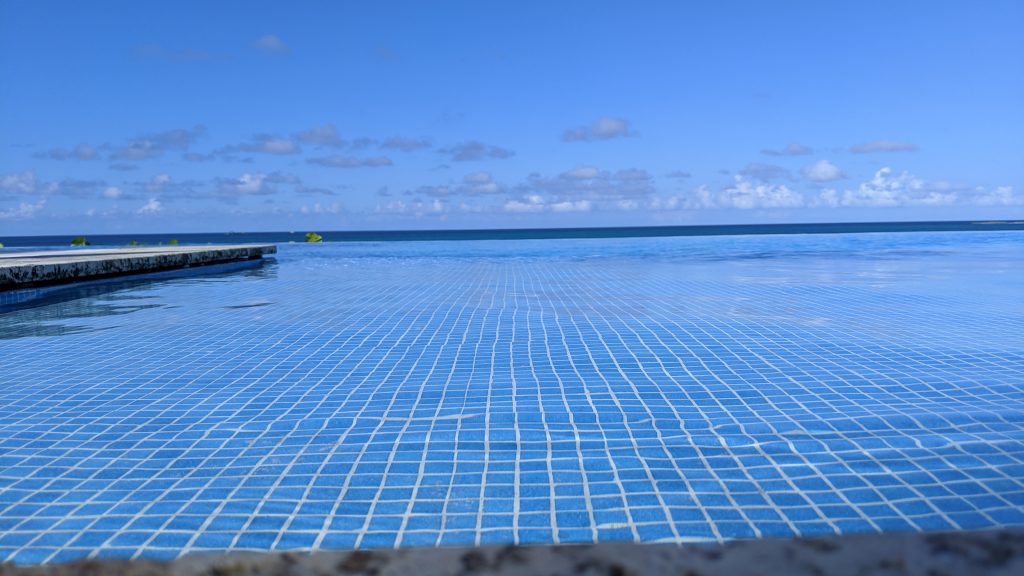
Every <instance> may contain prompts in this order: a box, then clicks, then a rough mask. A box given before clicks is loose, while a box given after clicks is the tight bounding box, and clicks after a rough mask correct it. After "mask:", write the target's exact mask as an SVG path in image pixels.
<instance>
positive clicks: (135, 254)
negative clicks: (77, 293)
mask: <svg viewBox="0 0 1024 576" xmlns="http://www.w3.org/2000/svg"><path fill="white" fill-rule="evenodd" d="M275 252H277V247H276V246H273V245H270V244H267V245H262V244H237V245H224V246H159V247H145V248H108V249H82V250H47V251H39V252H10V253H7V254H4V253H0V291H2V290H12V289H16V288H31V287H35V286H48V285H53V284H63V283H68V282H76V281H81V280H96V279H100V278H109V277H113V276H123V275H128V274H140V273H144V272H161V271H165V270H176V269H179V268H189V267H193V266H204V265H207V264H220V263H224V262H233V261H237V260H251V259H255V258H260V257H262V256H263V255H264V254H273V253H275Z"/></svg>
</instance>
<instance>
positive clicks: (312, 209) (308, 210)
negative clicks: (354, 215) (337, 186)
mask: <svg viewBox="0 0 1024 576" xmlns="http://www.w3.org/2000/svg"><path fill="white" fill-rule="evenodd" d="M341 212H342V207H341V204H339V203H338V202H332V203H331V204H320V203H319V202H315V203H313V205H312V206H310V205H308V204H303V205H302V207H301V208H299V213H301V214H341Z"/></svg>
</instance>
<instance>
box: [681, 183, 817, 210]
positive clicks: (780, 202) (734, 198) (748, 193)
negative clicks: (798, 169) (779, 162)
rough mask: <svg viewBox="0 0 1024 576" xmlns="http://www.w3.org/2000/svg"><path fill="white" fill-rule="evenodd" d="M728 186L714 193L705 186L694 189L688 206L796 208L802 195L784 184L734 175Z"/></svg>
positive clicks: (802, 202) (799, 204)
mask: <svg viewBox="0 0 1024 576" xmlns="http://www.w3.org/2000/svg"><path fill="white" fill-rule="evenodd" d="M734 178H735V179H734V181H733V183H732V184H731V185H730V186H727V187H725V188H723V189H722V190H720V191H719V192H717V193H715V192H712V191H711V190H710V189H708V188H707V187H706V186H700V187H698V188H697V190H695V191H694V196H695V198H694V199H693V200H692V201H691V202H690V207H695V208H738V209H741V210H751V209H755V208H798V207H800V206H803V204H804V197H803V196H802V195H801V194H800V193H799V192H797V191H795V190H792V189H790V188H789V187H787V186H786V185H784V184H782V185H773V184H767V183H761V184H754V183H751V182H750V181H749V180H747V179H746V178H744V177H743V176H735V177H734Z"/></svg>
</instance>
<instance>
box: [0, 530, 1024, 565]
mask: <svg viewBox="0 0 1024 576" xmlns="http://www.w3.org/2000/svg"><path fill="white" fill-rule="evenodd" d="M100 574H111V575H115V574H116V575H125V576H128V575H131V576H247V575H256V574H259V575H262V576H330V575H339V576H342V575H343V576H350V575H366V576H370V575H373V576H399V575H409V576H437V575H441V574H453V575H455V574H457V575H465V576H471V575H509V576H511V575H517V576H518V575H522V576H526V575H535V574H536V575H556V574H559V575H560V574H572V575H583V576H597V575H608V576H612V575H614V576H628V575H641V574H658V575H661V574H666V575H669V574H671V575H678V576H715V575H725V574H730V575H734V574H765V575H769V574H780V575H787V576H788V575H792V576H801V575H823V574H828V575H831V574H835V575H840V576H843V575H849V576H853V575H858V576H868V575H897V574H899V575H911V576H912V575H922V576H923V575H929V576H955V575H961V574H965V575H966V574H991V575H997V576H998V575H1007V576H1008V575H1011V574H1013V575H1019V574H1024V531H1020V530H992V531H981V532H956V533H932V534H921V533H901V534H863V535H853V536H837V537H832V538H816V539H806V540H803V539H796V540H789V539H784V540H783V539H778V540H745V541H733V542H729V543H727V544H725V545H705V544H700V545H684V546H674V545H652V544H600V545H595V546H536V547H512V546H509V547H503V548H502V547H497V548H414V549H401V550H375V551H351V552H318V553H314V554H296V553H280V554H258V553H253V554H246V555H240V554H235V555H228V556H220V555H202V554H198V555H191V556H185V557H184V558H181V559H179V560H176V561H174V562H171V563H159V562H148V561H136V562H131V561H126V560H107V561H97V560H89V561H77V562H71V563H68V564H62V565H51V566H37V567H16V566H12V565H0V576H77V575H90V576H98V575H100Z"/></svg>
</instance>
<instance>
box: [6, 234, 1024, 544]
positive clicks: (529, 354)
mask: <svg viewBox="0 0 1024 576" xmlns="http://www.w3.org/2000/svg"><path fill="white" fill-rule="evenodd" d="M1021 262H1024V235H1022V234H1021V233H1017V232H1005V233H959V234H958V233H936V234H898V235H887V234H865V235H848V236H805V237H800V236H789V237H773V236H763V237H743V238H740V237H717V238H660V239H616V240H574V241H568V240H566V241H536V242H532V241H531V242H500V241H498V242H494V241H481V242H438V243H429V242H426V243H385V244H372V243H366V244H326V245H322V246H302V245H296V246H281V250H280V252H279V253H278V255H277V258H276V261H271V262H269V263H266V264H264V265H263V266H262V267H259V268H257V269H249V270H240V271H236V272H233V273H226V274H220V275H211V276H197V277H189V278H171V279H162V280H156V281H153V282H151V283H143V284H138V283H135V284H131V285H118V284H112V285H110V286H109V287H107V288H105V289H104V288H96V287H93V288H91V289H90V290H88V291H83V292H81V293H76V292H75V291H74V290H71V291H55V292H50V293H48V294H47V296H46V298H47V299H46V300H44V301H40V302H38V304H39V305H37V306H32V307H26V306H24V303H22V304H19V305H18V307H13V308H12V307H8V308H6V309H5V308H0V311H2V313H0V559H6V560H11V561H15V562H19V563H39V562H54V561H62V560H68V559H72V558H79V557H109V556H118V557H153V558H169V557H176V556H179V555H181V554H183V553H187V552H193V551H203V550H243V549H244V550H249V549H255V550H286V549H303V550H305V549H338V548H343V549H348V548H377V547H392V546H435V545H456V544H459V545H461V544H498V543H502V544H504V543H513V542H515V543H540V542H544V543H551V542H595V541H613V540H635V541H645V542H662V541H672V542H681V541H690V540H723V539H730V538H754V537H767V536H790V535H815V534H833V533H853V532H873V531H907V530H948V529H973V528H984V527H992V526H1014V525H1024V298H1022V297H1021V294H1024V267H1021V266H1020V263H1021Z"/></svg>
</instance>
